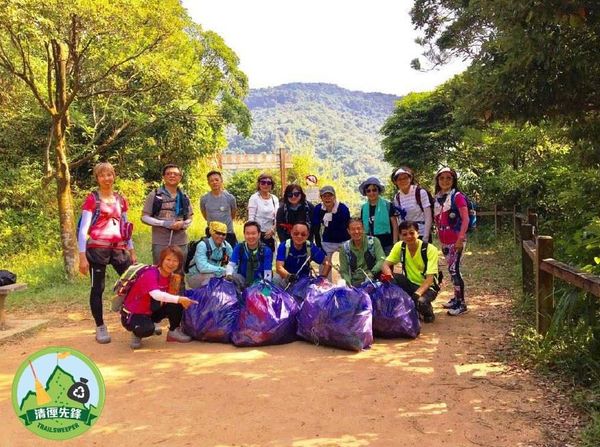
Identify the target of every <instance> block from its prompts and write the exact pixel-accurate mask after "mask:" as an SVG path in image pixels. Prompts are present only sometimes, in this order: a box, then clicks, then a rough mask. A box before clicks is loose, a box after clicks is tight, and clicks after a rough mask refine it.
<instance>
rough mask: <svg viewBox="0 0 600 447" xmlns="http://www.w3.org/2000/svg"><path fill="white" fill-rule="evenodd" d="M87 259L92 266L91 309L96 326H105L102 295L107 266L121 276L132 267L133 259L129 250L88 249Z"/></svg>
mask: <svg viewBox="0 0 600 447" xmlns="http://www.w3.org/2000/svg"><path fill="white" fill-rule="evenodd" d="M86 257H87V260H88V262H89V264H90V278H91V280H92V289H91V290H90V309H91V310H92V316H93V317H94V321H95V322H96V326H102V325H103V324H104V318H103V317H102V294H103V293H104V287H105V278H106V266H107V265H109V264H110V265H112V266H113V268H114V269H115V271H116V272H117V273H118V274H119V276H120V275H122V274H123V272H124V271H125V270H127V268H128V267H129V266H130V265H131V258H130V257H129V252H128V251H127V250H116V249H112V248H88V249H87V251H86Z"/></svg>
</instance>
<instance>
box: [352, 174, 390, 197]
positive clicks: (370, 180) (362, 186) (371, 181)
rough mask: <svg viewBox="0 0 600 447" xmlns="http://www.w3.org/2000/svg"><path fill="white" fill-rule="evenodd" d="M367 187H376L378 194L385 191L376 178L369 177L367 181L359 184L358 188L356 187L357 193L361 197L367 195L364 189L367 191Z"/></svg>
mask: <svg viewBox="0 0 600 447" xmlns="http://www.w3.org/2000/svg"><path fill="white" fill-rule="evenodd" d="M369 185H375V186H377V188H378V189H379V193H380V194H381V193H382V192H383V191H385V186H383V183H381V180H379V179H378V178H377V177H369V178H368V179H366V180H365V181H364V182H362V183H361V184H360V186H359V187H358V192H360V193H361V194H362V195H363V196H366V195H367V191H366V189H367V186H369Z"/></svg>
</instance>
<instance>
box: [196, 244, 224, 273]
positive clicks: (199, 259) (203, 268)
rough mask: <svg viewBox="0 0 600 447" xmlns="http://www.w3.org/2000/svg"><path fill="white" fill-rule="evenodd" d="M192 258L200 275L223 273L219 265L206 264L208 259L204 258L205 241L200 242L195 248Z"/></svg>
mask: <svg viewBox="0 0 600 447" xmlns="http://www.w3.org/2000/svg"><path fill="white" fill-rule="evenodd" d="M194 258H195V260H196V267H197V268H198V272H200V273H222V272H224V271H225V269H224V268H223V267H221V266H220V265H213V264H211V263H210V262H208V258H207V257H206V242H205V241H202V242H200V243H199V244H198V246H197V247H196V255H195V256H194Z"/></svg>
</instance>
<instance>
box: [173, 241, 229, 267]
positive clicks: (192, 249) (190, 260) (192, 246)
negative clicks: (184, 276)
mask: <svg viewBox="0 0 600 447" xmlns="http://www.w3.org/2000/svg"><path fill="white" fill-rule="evenodd" d="M208 239H209V238H208V237H203V238H202V239H199V240H197V241H191V242H190V243H189V244H188V252H187V256H186V257H185V264H184V265H183V271H184V272H185V273H189V272H190V268H191V267H192V266H193V265H196V260H195V259H194V258H195V256H196V249H197V248H198V244H199V243H200V242H202V241H204V244H205V245H206V258H207V259H210V258H211V257H212V253H213V250H212V247H211V246H210V242H209V241H208ZM223 244H225V243H224V242H223ZM221 250H223V258H222V259H221V265H227V263H228V262H229V256H227V253H226V252H225V246H223V247H222V248H221Z"/></svg>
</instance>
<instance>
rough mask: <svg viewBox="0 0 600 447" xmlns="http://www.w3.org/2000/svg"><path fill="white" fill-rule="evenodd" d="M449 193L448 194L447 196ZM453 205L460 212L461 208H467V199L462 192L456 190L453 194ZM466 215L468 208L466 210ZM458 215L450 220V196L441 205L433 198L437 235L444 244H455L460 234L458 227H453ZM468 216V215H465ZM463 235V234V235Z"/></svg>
mask: <svg viewBox="0 0 600 447" xmlns="http://www.w3.org/2000/svg"><path fill="white" fill-rule="evenodd" d="M449 195H450V194H448V196H449ZM454 205H455V206H456V208H457V211H458V212H459V213H460V211H461V208H464V209H465V210H466V209H467V200H466V199H465V196H463V195H462V193H460V192H457V193H456V194H455V195H454ZM467 215H468V210H467ZM458 218H459V216H456V217H455V218H454V220H453V221H451V220H450V198H449V197H448V199H447V200H446V202H445V203H444V204H442V205H440V203H439V202H438V201H437V198H436V199H435V225H436V227H437V228H438V237H439V238H440V242H441V243H442V244H444V245H450V244H455V243H456V241H457V240H458V236H459V234H460V229H457V230H455V229H454V228H453V227H454V226H455V225H456V221H457V219H458ZM467 218H468V217H467ZM463 237H464V235H463Z"/></svg>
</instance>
